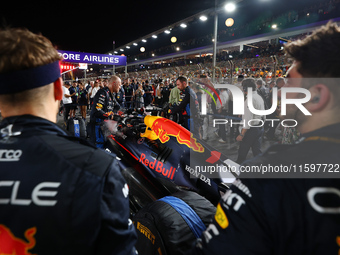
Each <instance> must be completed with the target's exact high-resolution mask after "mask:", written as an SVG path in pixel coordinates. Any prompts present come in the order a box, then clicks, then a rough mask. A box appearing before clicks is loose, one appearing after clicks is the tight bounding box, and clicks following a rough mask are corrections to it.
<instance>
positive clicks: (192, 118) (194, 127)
mask: <svg viewBox="0 0 340 255" xmlns="http://www.w3.org/2000/svg"><path fill="white" fill-rule="evenodd" d="M176 85H177V88H178V89H179V90H180V91H181V93H180V99H179V104H177V105H175V104H174V105H173V106H172V107H171V108H170V113H171V114H177V113H179V114H180V120H181V121H180V124H181V125H182V126H183V127H185V128H186V129H188V130H190V131H192V132H193V133H194V134H197V135H198V133H199V123H198V122H199V107H198V100H197V96H196V93H195V92H194V91H193V90H192V89H191V88H190V87H189V86H188V80H187V78H186V77H184V76H180V77H178V78H177V80H176Z"/></svg>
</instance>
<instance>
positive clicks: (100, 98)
mask: <svg viewBox="0 0 340 255" xmlns="http://www.w3.org/2000/svg"><path fill="white" fill-rule="evenodd" d="M105 104H106V92H105V91H104V90H99V91H98V92H97V93H96V95H95V97H94V99H93V106H94V107H96V112H95V114H94V116H95V117H96V118H99V119H107V118H108V117H109V116H110V115H111V114H110V113H107V112H105V111H104V110H103V108H104V105H105Z"/></svg>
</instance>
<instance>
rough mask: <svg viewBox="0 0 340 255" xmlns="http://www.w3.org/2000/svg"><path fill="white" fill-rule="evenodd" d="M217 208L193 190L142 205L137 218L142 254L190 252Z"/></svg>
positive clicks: (135, 218)
mask: <svg viewBox="0 0 340 255" xmlns="http://www.w3.org/2000/svg"><path fill="white" fill-rule="evenodd" d="M215 211H216V208H215V207H214V206H213V205H212V204H211V203H210V202H209V201H208V200H207V199H205V198H203V197H201V196H200V195H198V194H197V193H195V192H192V191H180V192H177V193H174V194H173V195H172V196H167V197H164V198H161V199H159V200H157V201H155V202H152V203H150V204H148V205H147V206H145V207H144V208H142V209H141V210H140V211H139V212H138V213H137V214H136V215H135V216H134V218H133V222H134V225H135V227H136V229H137V235H138V240H137V244H136V249H137V250H138V252H139V254H142V255H153V254H155V255H156V254H157V255H179V254H186V253H187V252H188V251H189V250H190V249H191V248H192V246H193V242H194V241H195V240H196V239H197V238H199V237H200V236H201V234H202V232H203V231H204V230H205V229H206V227H207V226H208V225H209V224H210V222H211V219H212V218H213V216H214V214H215Z"/></svg>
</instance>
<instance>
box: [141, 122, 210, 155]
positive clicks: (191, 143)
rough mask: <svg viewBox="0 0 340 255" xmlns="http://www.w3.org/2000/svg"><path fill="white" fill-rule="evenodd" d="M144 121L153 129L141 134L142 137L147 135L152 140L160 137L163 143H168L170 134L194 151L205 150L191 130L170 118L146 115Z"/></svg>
mask: <svg viewBox="0 0 340 255" xmlns="http://www.w3.org/2000/svg"><path fill="white" fill-rule="evenodd" d="M144 123H145V124H146V125H147V126H148V128H150V129H151V130H150V129H147V130H146V131H145V133H144V134H141V136H142V137H147V138H149V139H151V140H156V139H159V140H160V141H161V142H162V143H166V142H167V141H169V140H170V136H173V137H176V139H177V142H178V143H180V144H184V145H186V146H188V147H189V148H191V149H192V150H193V151H196V152H200V153H202V152H204V147H203V146H202V144H200V143H198V142H197V140H196V138H194V137H193V135H192V134H191V133H190V131H188V130H187V129H185V128H184V127H182V126H180V125H178V124H177V123H175V122H173V121H171V120H169V119H166V118H162V117H158V116H146V117H145V118H144Z"/></svg>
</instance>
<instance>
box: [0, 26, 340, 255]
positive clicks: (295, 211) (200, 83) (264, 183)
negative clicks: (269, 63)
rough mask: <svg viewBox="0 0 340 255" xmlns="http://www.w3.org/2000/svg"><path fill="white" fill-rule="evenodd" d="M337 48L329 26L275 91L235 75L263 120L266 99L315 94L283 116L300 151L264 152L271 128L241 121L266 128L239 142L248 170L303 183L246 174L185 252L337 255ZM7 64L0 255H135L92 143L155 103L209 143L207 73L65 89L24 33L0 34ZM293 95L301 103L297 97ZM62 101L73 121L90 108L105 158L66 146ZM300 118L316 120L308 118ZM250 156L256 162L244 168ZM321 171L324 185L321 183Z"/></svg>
mask: <svg viewBox="0 0 340 255" xmlns="http://www.w3.org/2000/svg"><path fill="white" fill-rule="evenodd" d="M339 41H340V28H339V27H338V26H337V25H336V24H332V23H329V24H328V25H327V26H324V27H322V28H320V29H318V30H317V31H315V32H314V33H313V34H312V35H310V36H309V37H307V38H305V39H304V40H300V41H297V42H293V43H291V44H289V45H287V46H286V52H287V54H288V55H289V56H291V57H292V58H293V59H294V61H293V63H292V65H291V66H290V67H289V69H288V70H287V82H286V83H285V80H284V79H283V78H278V79H276V81H275V84H274V83H273V82H269V84H267V82H268V80H267V79H266V78H267V77H261V78H260V77H258V78H257V80H256V79H255V78H256V76H255V74H253V76H254V78H253V77H249V76H248V75H247V77H245V75H244V74H242V73H238V76H237V81H236V83H235V84H234V85H232V86H235V87H238V88H239V89H240V90H241V91H243V93H244V95H245V97H247V98H252V103H253V106H254V107H256V109H258V110H264V109H265V108H266V107H269V106H268V105H267V106H266V104H270V103H272V101H271V100H270V98H271V97H270V90H271V89H272V88H273V87H274V86H277V87H279V88H280V87H282V86H285V87H286V88H295V89H296V88H298V89H303V90H306V91H308V94H309V95H310V100H308V101H307V102H305V103H303V104H290V105H289V106H287V109H286V114H282V115H281V114H280V116H279V117H280V118H281V119H283V120H292V119H294V120H296V122H297V123H298V126H297V128H298V131H299V132H300V133H301V134H300V139H299V142H298V143H296V144H291V145H274V146H272V147H270V148H269V149H268V150H267V151H266V152H265V153H262V152H261V151H260V150H259V143H260V138H261V135H262V134H261V133H262V131H263V129H262V127H258V126H256V125H255V124H258V123H259V122H261V120H262V116H260V115H259V114H255V113H252V112H251V111H250V110H249V109H247V107H245V111H244V114H243V116H241V117H242V120H244V121H245V122H247V120H249V119H252V120H255V122H258V123H253V124H254V125H255V126H250V125H248V126H247V125H243V126H242V127H240V128H239V133H238V134H237V136H236V140H237V141H239V142H240V149H239V159H238V160H237V161H238V163H240V164H242V165H241V167H247V166H248V167H254V166H257V167H259V168H261V167H263V166H267V168H270V167H272V168H274V167H278V168H279V167H280V166H281V167H282V166H287V167H288V166H289V165H290V166H293V169H294V166H295V167H296V168H295V170H298V171H299V173H300V175H298V174H299V173H296V171H295V173H293V172H291V174H292V175H290V176H285V177H281V178H276V177H275V175H271V177H273V176H274V177H273V178H271V179H263V178H262V177H261V178H259V179H254V178H250V179H248V178H243V176H244V175H243V174H244V173H241V175H240V176H239V177H240V179H238V180H236V181H235V182H234V183H233V185H232V186H231V187H230V189H229V190H228V191H227V192H226V193H225V194H224V195H223V196H222V197H221V200H220V202H219V203H218V205H217V207H216V214H215V216H214V217H212V218H211V224H210V225H209V226H208V227H207V229H206V230H205V231H204V232H203V234H202V235H201V236H200V237H199V238H198V239H197V240H196V243H195V246H194V244H189V245H188V246H191V245H192V248H193V249H192V254H336V253H338V252H339V247H340V228H339V226H340V218H339V214H340V211H339V204H340V203H339V194H340V190H339V186H340V182H339V176H338V173H339V164H340V162H339V148H340V147H339V145H340V133H339V130H340V115H339V109H340V101H339V100H338V99H339V96H340V88H339V82H338V79H336V78H339V76H340V75H339V70H340V61H339V59H340V51H339ZM0 55H1V58H0V110H1V113H2V116H3V120H2V122H1V123H0V152H1V153H0V169H1V171H0V190H1V199H0V234H1V235H0V248H1V251H4V253H6V254H19V253H20V252H21V253H25V252H26V253H27V252H28V250H29V252H30V253H32V254H138V253H137V251H136V250H135V248H134V246H135V243H136V238H137V235H136V229H135V228H134V225H133V223H132V221H131V220H130V219H129V199H128V196H129V194H128V190H129V187H128V185H127V183H126V181H125V179H124V177H123V175H122V173H121V172H120V169H119V167H118V164H117V159H116V157H114V156H112V155H110V154H108V153H106V152H105V151H103V150H101V149H98V147H99V148H102V147H100V146H98V145H100V143H101V144H102V143H103V141H100V140H97V138H101V137H99V136H97V135H98V134H97V133H96V132H97V131H98V130H99V129H98V126H99V125H100V123H101V122H102V121H103V120H105V119H113V117H114V115H115V114H120V113H119V111H118V110H119V109H120V108H121V105H122V106H123V107H128V108H129V107H146V106H148V105H150V104H151V103H153V104H157V105H158V106H162V107H164V105H165V104H166V103H169V102H170V106H169V107H168V109H167V111H166V112H167V113H169V114H170V115H175V114H177V117H178V118H179V119H178V120H177V121H178V122H179V123H180V124H182V125H183V126H184V127H186V128H187V129H189V130H191V131H192V132H194V133H197V134H198V135H200V134H201V133H200V132H201V131H202V132H203V136H204V130H201V129H200V128H201V126H203V127H204V125H202V123H200V122H199V121H200V118H201V117H200V116H199V115H200V114H199V109H200V108H199V102H200V100H199V99H198V95H197V94H199V92H200V88H205V89H206V90H208V89H209V86H210V85H211V81H210V80H209V77H207V74H205V73H202V72H201V73H199V74H197V76H196V77H194V76H192V77H191V78H190V79H189V78H187V77H184V76H182V75H181V76H179V77H176V78H175V79H170V80H166V79H164V80H163V79H162V80H158V81H157V80H154V81H150V80H148V79H145V80H144V81H139V80H130V79H126V80H124V81H123V82H122V81H121V79H120V78H119V77H117V76H112V77H110V78H109V79H107V80H99V79H98V80H96V81H94V82H93V83H91V82H90V83H89V84H84V85H83V84H82V83H78V82H73V83H72V87H71V84H65V87H63V81H62V78H61V74H60V65H59V61H60V60H61V59H60V56H59V54H58V52H57V51H56V49H55V48H54V47H53V45H52V43H51V42H50V41H49V40H48V39H47V38H45V37H44V36H42V35H37V34H34V33H32V32H29V31H27V30H24V29H13V28H9V29H4V30H0ZM265 71H266V70H264V72H265ZM242 72H243V71H242ZM247 72H248V70H247ZM250 72H252V71H250ZM273 76H274V77H275V73H274V74H273ZM309 78H314V79H309ZM195 79H196V80H195ZM143 82H144V84H143ZM232 83H233V82H232ZM268 86H269V87H268ZM171 87H172V88H171ZM210 87H211V86H210ZM170 88H171V89H170ZM233 88H234V87H233ZM123 89H124V90H123ZM210 89H211V88H210ZM219 95H220V98H221V101H220V104H216V112H217V113H218V114H225V113H227V114H230V112H234V111H231V110H230V108H229V107H230V104H229V102H230V101H231V98H230V96H231V94H230V93H229V91H228V90H225V89H221V90H220V91H219ZM286 96H287V99H290V100H293V101H299V100H301V95H300V94H299V93H288V94H287V95H286ZM63 98H64V99H65V101H64V102H65V105H68V106H66V107H65V112H66V111H67V108H69V114H70V117H71V118H74V117H75V111H76V109H77V106H78V105H79V106H80V109H81V113H83V112H84V109H86V107H87V106H88V105H89V104H90V102H91V98H92V104H90V107H91V109H90V110H91V113H90V122H91V123H92V124H93V129H92V130H91V132H93V133H94V134H95V135H94V144H95V145H97V146H96V147H97V148H96V147H95V146H93V144H90V143H87V142H86V141H83V140H81V139H76V138H75V137H70V136H69V135H68V134H67V133H66V132H65V131H64V130H63V129H61V128H60V127H59V126H58V125H56V121H57V116H56V113H57V112H58V108H59V102H60V101H61V100H62V99H63ZM70 99H71V101H70ZM243 99H244V98H242V101H243ZM233 100H236V99H235V97H234V98H233ZM249 101H250V100H249ZM175 102H177V103H175ZM190 102H194V104H190ZM246 102H247V100H244V103H245V104H246ZM210 105H211V106H212V105H214V104H212V103H211V104H210ZM301 107H304V108H305V110H306V111H307V112H309V113H310V114H309V115H308V114H303V113H302V111H301ZM82 116H83V115H82ZM66 117H67V115H66ZM83 117H84V116H83ZM85 117H86V116H85ZM248 123H249V122H248ZM224 133H225V130H223V128H221V130H220V129H219V130H218V135H220V136H221V138H222V141H224V140H223V134H224ZM99 135H100V134H99ZM203 139H204V137H203ZM250 148H252V150H253V154H254V155H256V157H255V158H253V159H251V160H250V161H244V159H245V156H244V155H245V154H247V153H248V151H249V149H250ZM155 162H156V160H155ZM317 166H319V168H318V169H316V168H315V167H317ZM321 166H322V168H321V171H323V172H322V173H320V174H322V175H313V174H314V172H315V170H317V172H318V173H319V170H320V167H321ZM313 169H314V171H310V170H313ZM274 174H277V173H274ZM295 174H297V175H295ZM280 176H282V175H280ZM296 176H298V178H296ZM315 177H317V178H315ZM191 215H192V214H191ZM169 231H171V230H169ZM148 232H149V231H148ZM174 234H178V233H174ZM17 237H19V238H17ZM23 240H25V241H23ZM26 240H27V241H26Z"/></svg>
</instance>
